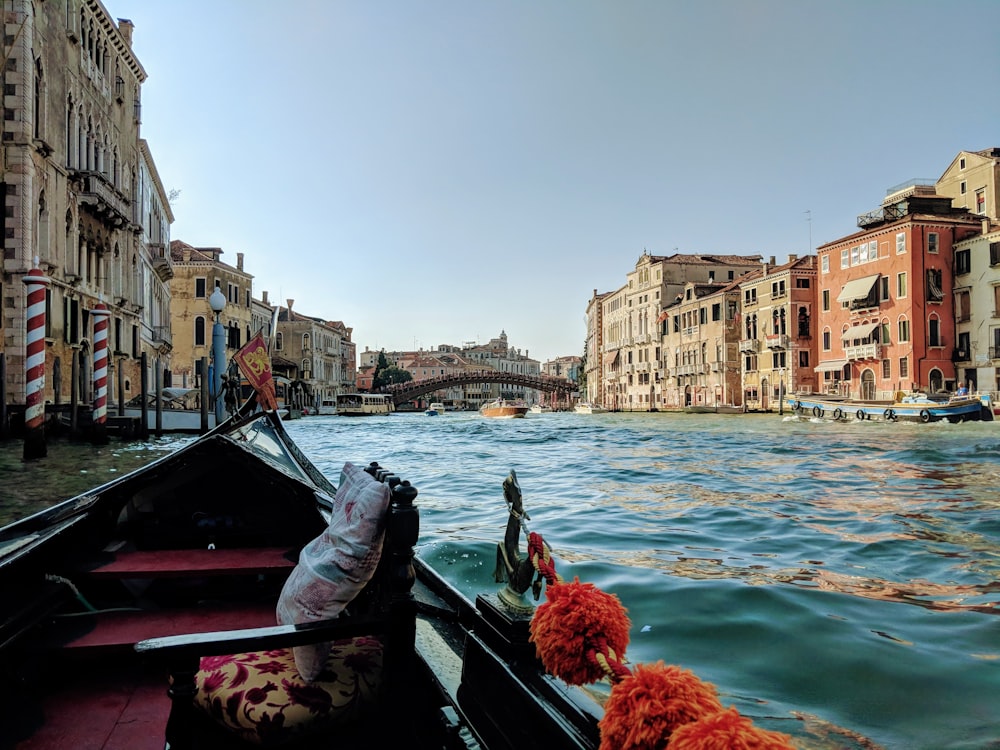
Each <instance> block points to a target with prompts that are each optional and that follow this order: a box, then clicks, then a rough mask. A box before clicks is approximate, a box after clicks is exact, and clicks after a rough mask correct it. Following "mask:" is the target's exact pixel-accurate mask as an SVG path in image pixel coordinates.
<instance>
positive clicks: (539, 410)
mask: <svg viewBox="0 0 1000 750" xmlns="http://www.w3.org/2000/svg"><path fill="white" fill-rule="evenodd" d="M528 411H529V412H530V413H531V414H549V413H550V412H551V411H552V407H551V406H548V405H547V404H532V405H531V408H530V409H528Z"/></svg>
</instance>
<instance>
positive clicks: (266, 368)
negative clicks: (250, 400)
mask: <svg viewBox="0 0 1000 750" xmlns="http://www.w3.org/2000/svg"><path fill="white" fill-rule="evenodd" d="M233 359H234V360H235V361H236V364H237V365H239V368H240V372H242V373H243V376H244V377H245V378H246V379H247V380H249V381H250V385H251V386H253V389H254V391H255V392H256V394H257V403H258V404H260V405H261V407H262V408H264V409H267V410H268V411H274V410H275V409H277V408H278V399H277V398H276V397H275V394H274V378H272V377H271V357H270V355H268V353H267V344H266V343H265V342H264V332H263V331H257V335H256V336H254V337H253V338H252V339H250V340H249V341H248V342H247V343H246V345H245V346H244V347H243V348H242V349H240V350H239V351H238V352H236V354H234V355H233Z"/></svg>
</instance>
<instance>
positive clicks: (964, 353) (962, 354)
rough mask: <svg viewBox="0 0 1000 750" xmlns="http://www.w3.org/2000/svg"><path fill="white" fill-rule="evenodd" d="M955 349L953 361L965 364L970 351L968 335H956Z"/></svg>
mask: <svg viewBox="0 0 1000 750" xmlns="http://www.w3.org/2000/svg"><path fill="white" fill-rule="evenodd" d="M956 348H957V349H958V351H956V352H955V361H957V362H967V361H968V360H969V351H970V347H969V334H968V333H960V334H958V346H957V347H956Z"/></svg>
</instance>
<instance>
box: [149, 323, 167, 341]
mask: <svg viewBox="0 0 1000 750" xmlns="http://www.w3.org/2000/svg"><path fill="white" fill-rule="evenodd" d="M152 332H153V343H154V344H169V343H171V339H170V326H153V328H152Z"/></svg>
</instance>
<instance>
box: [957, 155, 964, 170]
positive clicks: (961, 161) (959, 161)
mask: <svg viewBox="0 0 1000 750" xmlns="http://www.w3.org/2000/svg"><path fill="white" fill-rule="evenodd" d="M958 168H959V169H965V157H964V156H963V157H962V158H961V159H959V160H958Z"/></svg>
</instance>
